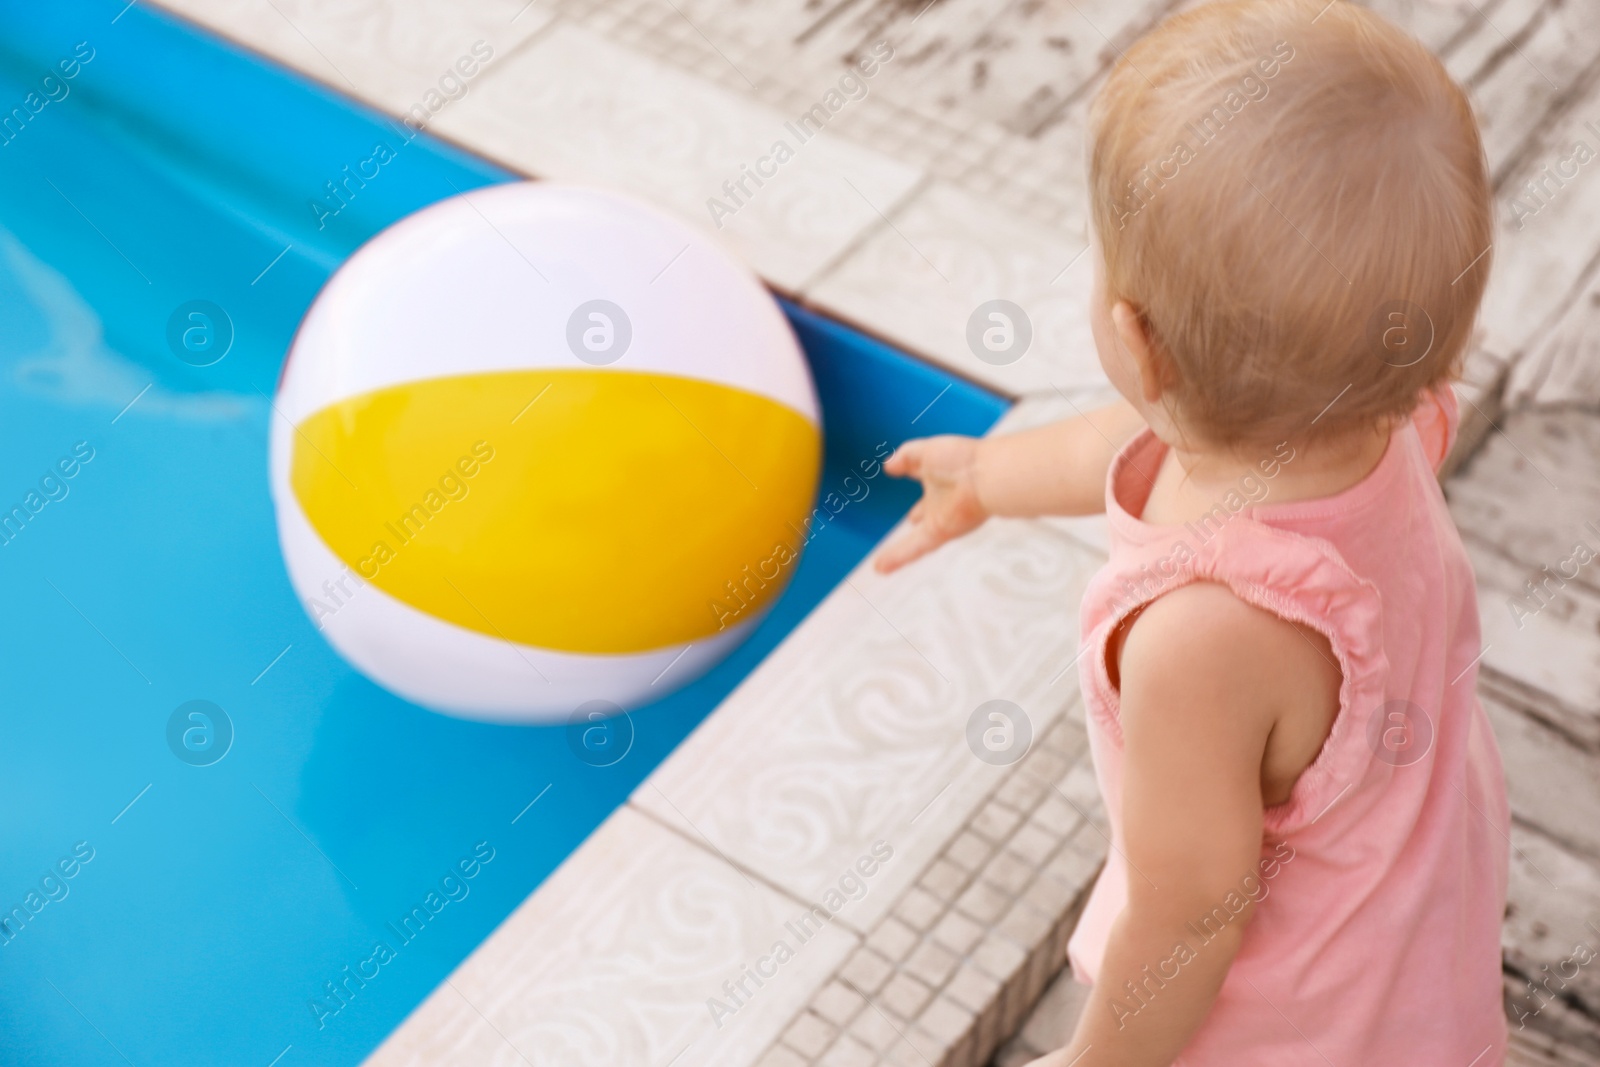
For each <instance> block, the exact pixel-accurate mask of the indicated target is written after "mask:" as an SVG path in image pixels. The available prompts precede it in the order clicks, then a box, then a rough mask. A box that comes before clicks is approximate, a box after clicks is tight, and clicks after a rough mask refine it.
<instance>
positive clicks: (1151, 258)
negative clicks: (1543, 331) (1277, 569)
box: [1089, 0, 1493, 446]
mask: <svg viewBox="0 0 1600 1067" xmlns="http://www.w3.org/2000/svg"><path fill="white" fill-rule="evenodd" d="M1090 141H1091V146H1090V152H1089V183H1090V196H1091V200H1092V212H1093V217H1094V224H1095V228H1096V230H1097V232H1098V236H1099V238H1100V244H1101V248H1102V252H1103V255H1104V261H1105V277H1106V286H1107V293H1108V297H1109V299H1110V300H1111V301H1113V302H1115V301H1117V300H1127V301H1128V302H1129V303H1130V304H1131V305H1133V306H1134V307H1135V308H1136V309H1138V311H1139V313H1140V315H1141V316H1142V319H1143V321H1144V324H1145V326H1146V327H1147V329H1148V330H1149V332H1150V334H1151V336H1152V338H1153V339H1154V341H1155V344H1156V350H1157V352H1158V354H1159V355H1160V357H1161V358H1162V359H1163V360H1164V362H1165V364H1166V365H1167V367H1168V369H1169V370H1170V372H1171V373H1170V377H1171V379H1173V380H1172V381H1171V382H1170V385H1169V391H1168V397H1169V400H1170V402H1171V404H1172V407H1173V410H1174V414H1175V415H1176V416H1177V418H1178V422H1179V426H1180V427H1181V428H1182V429H1183V430H1184V432H1185V433H1192V434H1194V435H1197V436H1198V437H1200V438H1201V439H1203V441H1205V442H1206V443H1209V444H1212V445H1216V446H1241V445H1246V444H1256V443H1262V442H1272V441H1279V440H1285V439H1290V438H1295V439H1301V440H1304V439H1308V438H1315V437H1320V436H1323V435H1332V434H1335V433H1338V432H1341V431H1345V430H1351V429H1356V428H1359V427H1372V426H1376V425H1380V424H1382V423H1384V422H1385V421H1388V420H1391V419H1394V418H1396V417H1401V416H1404V415H1405V414H1406V413H1407V412H1409V411H1410V410H1411V409H1412V407H1413V406H1414V405H1415V403H1416V400H1417V396H1418V393H1419V392H1420V391H1421V390H1422V389H1424V388H1426V387H1429V386H1433V385H1436V384H1438V383H1440V382H1443V381H1447V380H1449V379H1451V378H1453V377H1455V376H1456V374H1457V373H1458V370H1459V365H1460V362H1461V359H1462V356H1463V354H1464V352H1465V350H1466V347H1467V344H1468V342H1469V340H1470V336H1471V332H1472V327H1473V320H1474V318H1475V316H1476V314H1477V309H1478V305H1479V302H1480V301H1481V299H1482V296H1483V289H1484V284H1485V283H1486V281H1487V280H1488V275H1489V261H1490V256H1489V255H1488V249H1489V246H1490V242H1491V240H1492V227H1493V216H1492V206H1491V188H1490V182H1489V175H1488V168H1487V166H1486V164H1485V161H1484V154H1483V144H1482V141H1481V139H1480V136H1479V133H1478V126H1477V123H1476V121H1475V120H1474V118H1473V115H1472V108H1471V105H1470V104H1469V103H1468V101H1467V98H1466V95H1465V94H1464V93H1463V92H1462V91H1461V89H1460V87H1459V86H1457V85H1456V84H1455V82H1453V81H1452V80H1451V79H1450V76H1449V74H1448V73H1446V71H1445V69H1444V67H1443V65H1442V64H1441V63H1440V62H1439V61H1438V59H1436V58H1435V57H1434V56H1433V54H1432V53H1430V52H1429V51H1428V50H1427V49H1426V48H1425V47H1423V46H1422V45H1421V44H1419V43H1418V42H1417V41H1415V40H1413V39H1412V38H1411V37H1409V36H1408V35H1406V34H1405V33H1404V32H1403V31H1401V30H1400V29H1399V28H1398V27H1396V26H1394V25H1392V24H1390V23H1389V22H1387V21H1385V20H1384V19H1382V18H1381V17H1379V16H1377V15H1375V14H1373V13H1371V12H1369V11H1366V10H1364V9H1362V8H1360V7H1357V6H1355V5H1354V4H1351V3H1346V2H1342V0H1341V2H1335V3H1332V4H1331V5H1330V4H1328V3H1327V0H1218V2H1216V3H1210V4H1206V5H1205V6H1203V7H1199V8H1196V9H1194V10H1192V11H1189V12H1186V13H1183V14H1179V15H1175V16H1173V17H1171V18H1168V19H1167V20H1165V21H1164V22H1162V23H1161V25H1160V26H1158V27H1157V28H1156V29H1155V30H1154V31H1152V32H1151V33H1150V34H1149V35H1147V36H1145V37H1144V38H1142V39H1141V40H1139V41H1138V42H1137V43H1136V44H1135V45H1134V46H1133V47H1132V48H1130V49H1129V50H1128V52H1127V54H1126V55H1125V56H1123V57H1122V59H1121V61H1120V62H1118V63H1117V65H1116V66H1115V68H1114V69H1113V70H1112V72H1111V74H1110V77H1109V80H1108V81H1107V83H1106V85H1105V86H1104V87H1103V88H1102V89H1101V91H1100V93H1099V95H1098V96H1097V97H1096V99H1095V101H1094V105H1093V108H1092V110H1091V115H1090ZM1430 342H1431V343H1430ZM1330 403H1331V404H1332V406H1331V407H1330V406H1329V405H1330ZM1319 413H1320V414H1319Z"/></svg>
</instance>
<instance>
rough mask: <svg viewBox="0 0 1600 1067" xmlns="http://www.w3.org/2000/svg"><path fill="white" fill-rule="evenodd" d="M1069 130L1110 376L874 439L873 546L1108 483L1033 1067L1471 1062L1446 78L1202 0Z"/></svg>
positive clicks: (1320, 13) (1457, 100) (1459, 187)
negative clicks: (905, 486)
mask: <svg viewBox="0 0 1600 1067" xmlns="http://www.w3.org/2000/svg"><path fill="white" fill-rule="evenodd" d="M1090 127H1091V128H1090V137H1091V150H1090V153H1089V190H1090V199H1091V203H1092V217H1093V221H1094V230H1095V236H1096V254H1095V256H1094V258H1095V260H1096V261H1097V263H1096V268H1097V269H1096V280H1095V286H1094V292H1093V295H1092V298H1091V309H1090V311H1091V318H1092V325H1093V332H1094V339H1095V345H1096V347H1097V349H1098V350H1099V356H1100V362H1101V365H1102V366H1103V367H1104V368H1105V372H1106V375H1107V376H1108V377H1109V378H1110V380H1111V382H1112V384H1113V385H1114V386H1115V387H1116V389H1117V391H1118V392H1119V393H1120V394H1121V395H1122V397H1123V398H1124V399H1123V402H1122V403H1120V404H1118V405H1116V406H1114V407H1110V408H1106V409H1104V410H1101V411H1096V412H1093V413H1091V414H1088V415H1085V416H1082V417H1080V418H1077V419H1072V420H1070V421H1067V422H1061V423H1057V424H1054V425H1050V426H1046V427H1043V428H1041V429H1036V430H1031V431H1028V432H1024V433H1017V434H1013V435H1010V436H1004V437H997V438H989V439H984V440H974V439H968V438H959V437H934V438H928V439H925V440H919V441H912V442H909V443H907V444H906V445H905V446H903V447H902V448H901V449H899V450H898V451H897V452H896V453H895V455H894V457H893V458H892V459H891V460H890V461H889V463H888V465H887V469H888V470H889V471H890V472H891V473H893V474H896V475H900V476H904V477H914V478H917V479H920V481H921V482H922V485H923V490H924V495H923V498H922V500H921V501H920V502H919V503H918V504H917V506H916V507H915V509H914V510H913V511H912V513H911V516H910V525H909V526H908V528H907V529H906V530H905V531H904V532H903V533H902V534H901V535H900V537H899V538H898V539H897V540H896V541H894V542H893V543H891V544H890V545H889V546H888V547H887V548H885V549H884V551H883V553H882V554H881V555H880V557H879V560H878V564H879V566H880V568H881V569H884V570H892V569H894V568H896V567H899V566H902V565H904V564H905V563H907V562H909V561H910V560H913V559H915V558H917V557H918V556H921V555H922V554H924V553H926V552H929V551H931V550H933V549H934V548H936V547H937V546H938V545H940V544H942V543H943V542H945V541H948V540H950V539H951V538H953V537H957V536H959V535H961V534H963V533H965V532H967V531H969V530H971V529H973V528H974V527H976V526H978V525H979V524H980V523H982V522H983V521H984V520H985V519H986V518H987V517H988V516H991V515H1003V516H1038V515H1082V514H1088V513H1092V512H1098V511H1100V510H1102V509H1104V511H1105V512H1106V517H1107V522H1108V526H1109V535H1110V545H1111V547H1110V559H1109V562H1108V563H1107V565H1106V566H1105V567H1104V568H1103V569H1102V570H1101V571H1100V573H1099V574H1098V575H1097V576H1096V578H1095V579H1094V581H1093V582H1092V583H1091V585H1090V586H1089V589H1088V591H1087V593H1086V594H1085V596H1084V601H1083V606H1082V634H1083V637H1082V649H1081V653H1082V656H1081V659H1080V660H1079V661H1078V669H1079V671H1080V673H1081V677H1082V686H1083V697H1084V702H1085V705H1086V708H1087V721H1088V730H1089V738H1090V746H1091V751H1092V754H1093V758H1094V763H1095V769H1096V773H1097V776H1098V778H1099V784H1100V789H1101V791H1102V793H1103V794H1104V797H1105V802H1106V812H1107V817H1108V819H1109V821H1110V824H1111V846H1110V854H1109V857H1108V859H1107V861H1106V865H1105V868H1104V870H1103V872H1102V873H1101V875H1100V878H1099V881H1098V882H1097V884H1096V885H1095V887H1094V890H1093V893H1092V894H1091V897H1090V899H1089V902H1088V904H1087V906H1086V909H1085V911H1084V913H1083V916H1082V918H1081V920H1080V921H1079V924H1078V928H1077V931H1076V933H1075V934H1074V935H1073V938H1072V942H1071V944H1070V945H1069V948H1068V956H1069V959H1070V961H1071V964H1072V969H1073V972H1074V974H1075V975H1076V976H1077V978H1078V979H1079V980H1080V981H1083V982H1087V983H1091V984H1092V985H1093V990H1092V991H1091V993H1090V994H1089V996H1088V1000H1087V1007H1086V1008H1085V1010H1084V1014H1083V1016H1082V1019H1081V1021H1080V1022H1079V1024H1078V1028H1077V1031H1076V1033H1075V1035H1074V1036H1073V1038H1072V1041H1071V1042H1070V1043H1069V1044H1068V1045H1067V1047H1066V1048H1064V1049H1062V1050H1060V1051H1058V1052H1055V1053H1052V1054H1051V1055H1049V1056H1046V1057H1044V1058H1043V1059H1041V1060H1039V1061H1037V1062H1036V1065H1035V1067H1041V1065H1048V1067H1066V1065H1068V1064H1078V1065H1080V1067H1095V1065H1102V1064H1103V1065H1107V1067H1145V1065H1149V1067H1156V1065H1166V1064H1173V1063H1177V1064H1183V1065H1187V1067H1267V1065H1271V1067H1283V1065H1292V1064H1318V1065H1320V1064H1329V1065H1336V1067H1397V1065H1405V1067H1423V1065H1442V1067H1491V1065H1494V1064H1499V1063H1501V1062H1502V1059H1503V1057H1504V1053H1505V1046H1506V1023H1505V1017H1504V1014H1503V1012H1502V1007H1501V978H1500V937H1499V934H1500V921H1501V916H1502V914H1503V912H1504V910H1505V899H1506V879H1507V867H1508V857H1507V848H1508V845H1507V837H1506V834H1507V829H1508V813H1507V806H1506V794H1505V785H1504V777H1503V773H1502V770H1501V764H1500V757H1499V753H1498V750H1497V748H1496V746H1495V741H1494V738H1493V736H1492V735H1491V733H1490V730H1489V724H1488V721H1487V719H1486V718H1485V715H1484V712H1483V709H1482V708H1481V707H1480V705H1479V703H1478V700H1477V698H1476V696H1475V695H1474V686H1475V681H1476V672H1475V666H1476V663H1477V660H1478V657H1479V655H1480V649H1481V646H1480V643H1479V635H1478V613H1477V606H1476V601H1475V596H1474V583H1473V576H1472V571H1471V569H1470V567H1469V565H1468V562H1467V558H1466V555H1465V554H1464V552H1463V549H1462V546H1461V542H1460V539H1459V537H1458V535H1457V533H1456V530H1455V528H1454V527H1453V526H1452V524H1451V521H1450V515H1449V513H1448V511H1447V510H1446V507H1445V503H1444V498H1443V495H1442V494H1441V492H1440V490H1439V485H1438V482H1437V480H1436V477H1435V472H1436V470H1437V468H1438V466H1439V464H1440V463H1441V462H1442V461H1443V460H1444V458H1445V455H1446V453H1447V451H1448V450H1449V447H1450V443H1451V440H1452V438H1453V436H1454V432H1455V427H1456V422H1457V410H1456V401H1455V395H1454V393H1453V392H1452V390H1451V387H1450V382H1451V380H1452V379H1453V377H1454V376H1455V375H1456V373H1457V371H1458V368H1459V365H1460V362H1461V359H1462V356H1463V352H1464V350H1465V348H1466V346H1467V344H1468V342H1469V338H1470V334H1471V330H1472V326H1473V319H1474V317H1475V315H1476V313H1477V309H1478V305H1479V301H1480V299H1481V297H1482V294H1483V289H1484V284H1485V281H1486V279H1487V277H1488V264H1489V257H1488V255H1487V254H1486V252H1487V250H1488V248H1489V245H1490V241H1491V239H1492V238H1491V205H1490V184H1489V177H1488V173H1487V168H1486V165H1485V161H1484V156H1483V148H1482V144H1481V142H1480V139H1479V133H1478V129H1477V126H1476V123H1475V122H1474V119H1473V115H1472V111H1471V108H1470V105H1469V104H1468V102H1467V100H1466V97H1465V96H1464V95H1463V93H1462V91H1461V90H1460V89H1459V88H1458V87H1457V86H1456V85H1455V84H1454V83H1453V82H1452V81H1451V80H1450V78H1449V76H1448V75H1447V74H1446V72H1445V70H1444V68H1443V67H1442V66H1441V65H1440V63H1439V62H1438V60H1437V59H1435V58H1434V57H1433V56H1432V55H1431V54H1430V53H1429V52H1428V51H1427V50H1426V49H1424V48H1423V47H1422V46H1421V45H1419V44H1418V43H1417V42H1416V41H1414V40H1412V39H1411V38H1410V37H1408V36H1406V35H1405V34H1404V33H1402V32H1401V31H1400V30H1398V29H1397V28H1396V27H1394V26H1392V25H1390V24H1388V23H1387V22H1385V21H1383V20H1382V19H1381V18H1379V17H1377V16H1375V15H1373V14H1371V13H1370V12H1368V11H1366V10H1363V9H1362V8H1360V7H1357V6H1355V5H1353V4H1349V3H1338V2H1335V3H1328V0H1231V2H1220V3H1213V4H1209V5H1206V6H1203V7H1200V8H1198V9H1195V10H1192V11H1189V12H1187V13H1185V14H1180V15H1177V16H1174V17H1172V18H1169V19H1168V20H1167V21H1165V22H1164V23H1163V24H1162V25H1161V26H1160V27H1159V28H1157V29H1156V30H1155V31H1154V32H1153V33H1151V34H1150V35H1149V36H1147V37H1145V38H1144V39H1143V40H1141V41H1140V42H1139V43H1138V44H1137V45H1135V46H1134V47H1133V48H1132V49H1130V50H1129V51H1128V53H1127V54H1126V55H1125V56H1123V57H1122V59H1121V61H1120V62H1119V63H1118V64H1117V65H1116V67H1115V69H1114V70H1113V71H1112V73H1111V75H1110V78H1109V80H1108V81H1107V83H1106V85H1105V87H1104V88H1103V89H1102V90H1101V92H1100V94H1099V96H1098V98H1097V99H1096V101H1095V105H1094V108H1093V111H1092V114H1091V123H1090Z"/></svg>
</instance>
